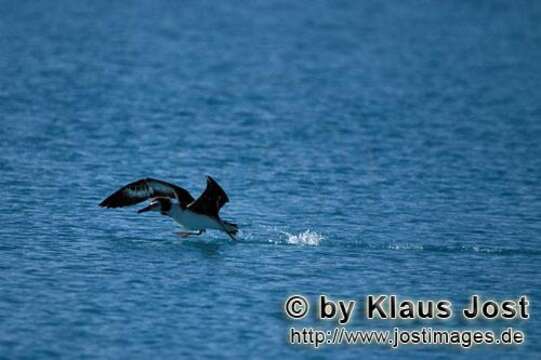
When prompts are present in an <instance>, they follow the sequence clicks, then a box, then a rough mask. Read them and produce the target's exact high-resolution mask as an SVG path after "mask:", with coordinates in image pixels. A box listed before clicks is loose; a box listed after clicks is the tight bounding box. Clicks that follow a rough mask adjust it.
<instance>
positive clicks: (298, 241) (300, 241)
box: [284, 229, 324, 246]
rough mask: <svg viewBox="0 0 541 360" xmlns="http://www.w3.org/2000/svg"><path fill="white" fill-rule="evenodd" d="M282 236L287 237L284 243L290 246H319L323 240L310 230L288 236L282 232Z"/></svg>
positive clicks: (319, 235)
mask: <svg viewBox="0 0 541 360" xmlns="http://www.w3.org/2000/svg"><path fill="white" fill-rule="evenodd" d="M284 234H285V235H287V239H286V242H287V243H288V244H290V245H301V246H305V245H306V246H319V244H320V243H321V241H322V240H323V239H324V237H323V235H321V234H318V233H317V232H315V231H311V230H310V229H308V230H306V231H304V232H301V233H298V234H290V233H288V232H284Z"/></svg>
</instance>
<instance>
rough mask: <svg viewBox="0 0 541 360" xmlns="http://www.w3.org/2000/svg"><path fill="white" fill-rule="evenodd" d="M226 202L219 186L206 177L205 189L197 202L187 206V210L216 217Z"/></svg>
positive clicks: (223, 192)
mask: <svg viewBox="0 0 541 360" xmlns="http://www.w3.org/2000/svg"><path fill="white" fill-rule="evenodd" d="M228 201H229V198H228V197H227V194H226V193H225V191H224V190H223V189H222V188H221V187H220V185H218V183H217V182H216V181H215V180H214V179H213V178H211V177H210V176H207V188H206V189H205V191H203V193H202V194H201V195H200V196H199V197H198V198H197V200H195V201H194V202H192V203H191V204H190V205H188V209H190V210H191V211H193V212H196V213H199V214H204V215H209V216H215V217H217V216H218V212H219V211H220V209H221V208H222V206H224V205H225V203H227V202H228Z"/></svg>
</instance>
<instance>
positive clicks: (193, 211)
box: [100, 176, 238, 240]
mask: <svg viewBox="0 0 541 360" xmlns="http://www.w3.org/2000/svg"><path fill="white" fill-rule="evenodd" d="M146 200H150V204H149V205H148V206H147V207H145V208H142V209H139V210H138V211H137V213H139V214H141V213H144V212H147V211H156V212H160V214H162V215H165V216H169V217H170V218H172V219H173V220H174V221H175V222H177V223H178V224H180V225H182V226H183V227H184V228H185V229H186V230H189V231H182V232H178V233H177V234H178V235H180V236H182V237H188V236H191V235H201V234H203V233H204V232H205V230H207V229H214V230H219V231H223V232H225V233H226V234H227V235H228V236H229V237H230V238H231V239H232V240H236V239H235V235H236V234H237V232H238V226H237V225H236V224H232V223H230V222H227V221H225V220H222V219H221V218H220V216H219V214H218V213H219V212H220V209H221V208H222V206H224V205H225V204H226V203H227V202H229V197H228V196H227V194H226V193H225V191H224V190H223V189H222V188H221V186H220V185H218V183H217V182H216V180H214V179H213V178H212V177H210V176H207V187H206V188H205V191H203V193H202V194H201V195H200V196H199V197H198V198H197V199H194V198H193V197H192V195H190V193H189V192H188V191H187V190H186V189H184V188H181V187H180V186H177V185H174V184H170V183H168V182H165V181H163V180H158V179H152V178H145V179H140V180H137V181H134V182H132V183H129V184H128V185H124V186H123V187H121V188H120V189H118V190H117V191H115V192H114V193H112V194H111V195H110V196H108V197H107V198H106V199H105V200H103V201H102V202H101V203H100V206H101V207H105V208H118V207H125V206H131V205H135V204H139V203H141V202H143V201H146Z"/></svg>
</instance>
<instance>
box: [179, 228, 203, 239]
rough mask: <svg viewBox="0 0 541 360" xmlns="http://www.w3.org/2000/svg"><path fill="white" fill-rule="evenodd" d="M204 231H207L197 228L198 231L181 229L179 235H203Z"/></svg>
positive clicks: (184, 236) (185, 236)
mask: <svg viewBox="0 0 541 360" xmlns="http://www.w3.org/2000/svg"><path fill="white" fill-rule="evenodd" d="M204 232H205V230H204V229H201V230H197V231H179V232H177V235H178V236H180V237H183V238H187V237H188V236H192V235H201V234H202V233H204Z"/></svg>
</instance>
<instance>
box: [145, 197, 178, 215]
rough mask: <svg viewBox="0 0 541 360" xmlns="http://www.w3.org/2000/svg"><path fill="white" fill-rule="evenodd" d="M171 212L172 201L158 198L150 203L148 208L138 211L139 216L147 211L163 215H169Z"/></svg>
mask: <svg viewBox="0 0 541 360" xmlns="http://www.w3.org/2000/svg"><path fill="white" fill-rule="evenodd" d="M169 210H171V200H170V199H169V198H156V199H154V200H152V201H151V202H150V204H149V205H148V206H147V207H146V208H142V209H140V210H137V213H138V214H141V213H144V212H147V211H159V212H160V213H161V214H162V215H167V214H168V213H169Z"/></svg>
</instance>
